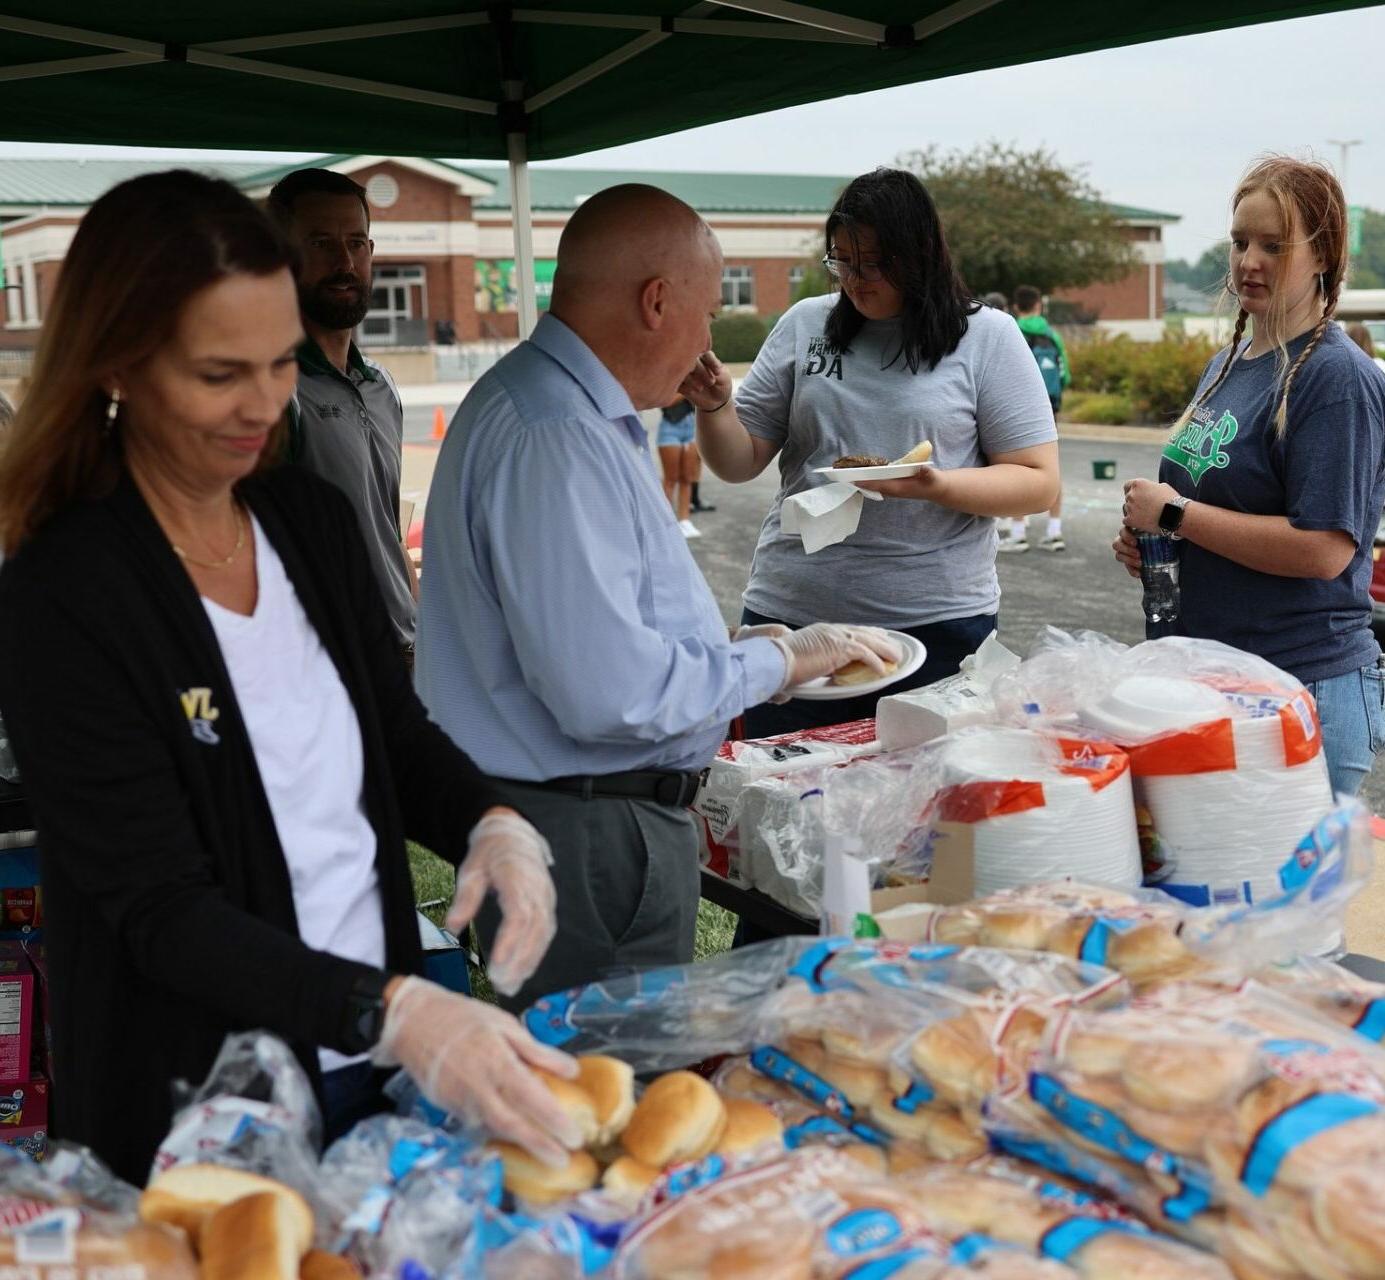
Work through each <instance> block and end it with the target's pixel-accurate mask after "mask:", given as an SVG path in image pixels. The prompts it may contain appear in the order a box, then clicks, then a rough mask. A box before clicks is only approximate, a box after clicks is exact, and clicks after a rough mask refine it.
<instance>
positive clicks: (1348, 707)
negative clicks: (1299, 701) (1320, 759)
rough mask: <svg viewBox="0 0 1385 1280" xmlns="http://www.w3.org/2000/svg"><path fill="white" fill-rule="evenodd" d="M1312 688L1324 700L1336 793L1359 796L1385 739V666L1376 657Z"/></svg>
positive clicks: (1325, 738)
mask: <svg viewBox="0 0 1385 1280" xmlns="http://www.w3.org/2000/svg"><path fill="white" fill-rule="evenodd" d="M1308 692H1309V693H1311V694H1312V695H1313V700H1314V701H1315V702H1316V703H1317V704H1318V719H1319V720H1321V721H1322V746H1323V755H1324V756H1325V757H1326V759H1327V775H1328V777H1329V778H1330V779H1331V781H1332V790H1333V793H1334V794H1337V795H1348V796H1354V795H1355V794H1356V793H1357V792H1358V791H1360V790H1361V784H1362V783H1363V782H1365V780H1366V778H1367V777H1368V776H1369V774H1370V771H1371V765H1373V764H1374V763H1375V755H1376V752H1377V751H1379V750H1380V746H1381V743H1382V742H1385V671H1382V670H1381V668H1380V666H1379V664H1377V663H1374V662H1373V663H1371V665H1370V666H1368V667H1362V668H1361V669H1360V670H1359V671H1348V672H1346V673H1345V674H1343V675H1340V676H1332V677H1331V678H1330V679H1328V680H1314V681H1313V683H1312V684H1310V685H1309V686H1308Z"/></svg>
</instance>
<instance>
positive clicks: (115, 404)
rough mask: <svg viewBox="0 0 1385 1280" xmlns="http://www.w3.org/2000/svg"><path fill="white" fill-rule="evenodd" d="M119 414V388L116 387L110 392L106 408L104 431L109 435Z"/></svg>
mask: <svg viewBox="0 0 1385 1280" xmlns="http://www.w3.org/2000/svg"><path fill="white" fill-rule="evenodd" d="M119 413H120V388H119V387H116V389H115V390H114V391H112V392H111V402H110V404H108V405H107V406H106V431H107V432H108V433H109V432H111V431H113V430H114V429H115V420H116V417H117V416H118V415H119Z"/></svg>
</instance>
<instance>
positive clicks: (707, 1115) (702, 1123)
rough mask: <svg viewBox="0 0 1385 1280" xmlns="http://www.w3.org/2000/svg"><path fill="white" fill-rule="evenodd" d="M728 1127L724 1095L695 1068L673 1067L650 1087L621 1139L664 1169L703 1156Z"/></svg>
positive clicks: (632, 1152)
mask: <svg viewBox="0 0 1385 1280" xmlns="http://www.w3.org/2000/svg"><path fill="white" fill-rule="evenodd" d="M725 1128H726V1104H725V1103H724V1102H722V1100H721V1095H720V1094H718V1093H717V1091H716V1090H715V1089H714V1088H712V1086H711V1085H710V1084H708V1083H707V1081H706V1080H704V1079H703V1078H702V1077H701V1076H699V1075H694V1074H693V1073H692V1072H691V1071H670V1072H669V1073H668V1074H667V1075H662V1076H660V1077H659V1078H658V1079H657V1080H655V1081H654V1083H653V1084H651V1085H650V1086H649V1088H648V1089H646V1090H645V1091H644V1096H643V1097H642V1098H641V1099H640V1100H639V1102H638V1103H637V1104H636V1106H635V1113H634V1115H632V1116H631V1117H630V1123H629V1124H627V1125H626V1126H625V1132H624V1133H622V1134H621V1136H620V1143H621V1146H623V1147H624V1148H625V1150H626V1151H627V1152H628V1153H629V1154H630V1155H632V1156H634V1157H635V1159H636V1160H639V1161H640V1162H641V1163H643V1164H647V1165H649V1166H651V1167H652V1168H655V1169H663V1168H666V1167H667V1166H668V1165H671V1164H682V1163H683V1162H684V1161H686V1160H700V1159H702V1157H703V1156H705V1155H707V1154H709V1153H710V1152H711V1151H712V1150H713V1149H714V1148H715V1147H716V1145H717V1143H718V1142H720V1141H721V1135H722V1131H723V1130H724V1129H725Z"/></svg>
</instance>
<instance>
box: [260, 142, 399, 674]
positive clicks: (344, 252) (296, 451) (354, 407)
mask: <svg viewBox="0 0 1385 1280" xmlns="http://www.w3.org/2000/svg"><path fill="white" fill-rule="evenodd" d="M269 209H270V212H271V213H272V214H273V215H274V217H275V218H276V219H277V220H278V221H279V222H280V224H281V225H282V226H283V227H284V228H285V229H286V230H287V231H288V232H289V233H290V234H291V235H292V237H293V238H294V240H295V241H296V243H297V244H298V248H299V252H300V253H301V254H302V265H301V267H300V269H299V273H298V304H299V308H300V310H301V312H302V316H303V328H304V329H305V330H307V334H308V337H307V340H306V341H305V342H304V343H303V345H302V346H301V347H300V348H299V350H298V394H297V396H296V397H295V399H294V403H293V404H292V405H291V406H290V408H289V425H290V428H291V430H290V454H291V457H292V458H293V460H294V461H296V462H298V463H299V464H300V465H302V466H305V467H307V468H308V469H309V470H310V471H315V472H316V473H317V474H318V475H320V476H322V477H323V478H324V479H326V480H330V481H331V482H332V483H333V484H335V485H336V486H337V487H338V488H340V489H342V490H343V491H344V492H345V493H346V496H347V497H348V498H350V499H351V501H352V503H353V504H354V506H355V508H356V514H357V516H358V517H359V518H360V522H361V532H362V533H363V534H364V535H365V541H366V548H367V550H368V551H369V554H370V558H371V563H372V565H373V567H374V570H375V577H376V580H377V581H378V582H379V584H380V591H381V593H382V594H383V595H384V597H385V604H386V606H387V607H388V609H389V612H390V617H391V618H392V619H393V621H394V627H395V631H396V633H397V634H398V636H399V643H400V646H401V648H403V650H404V652H405V655H406V657H408V659H409V660H410V662H412V659H413V649H414V627H415V622H416V619H417V608H418V606H417V597H418V587H417V581H416V579H415V578H414V573H413V565H412V562H411V561H410V560H409V557H408V554H407V552H405V550H404V546H403V542H402V540H401V538H400V530H399V472H400V465H401V446H402V445H403V441H404V409H403V406H402V405H401V404H400V400H399V392H398V391H397V390H396V388H395V385H394V381H393V379H392V378H391V377H390V376H389V374H388V373H387V372H386V371H385V370H384V369H383V368H381V367H380V366H379V365H378V364H376V363H375V362H374V361H373V360H368V359H366V357H365V356H363V355H362V354H361V352H360V349H359V348H358V347H357V346H356V344H355V343H354V342H353V341H352V340H351V332H352V330H353V329H355V327H356V326H357V325H358V324H360V322H361V321H362V320H363V319H364V318H365V314H366V312H367V311H368V310H369V308H370V290H371V277H372V266H371V257H372V254H373V252H374V247H375V246H374V245H373V243H372V242H371V239H370V210H369V207H368V206H367V204H366V198H365V189H364V188H363V187H361V186H360V185H359V184H358V183H355V182H353V181H352V180H351V179H350V178H348V177H346V176H345V175H344V174H340V173H333V172H332V171H331V170H330V169H299V170H297V171H296V172H294V173H291V174H289V175H288V177H286V178H284V179H283V180H282V181H280V182H279V183H278V184H277V185H276V186H275V188H274V190H273V191H271V192H270V193H269Z"/></svg>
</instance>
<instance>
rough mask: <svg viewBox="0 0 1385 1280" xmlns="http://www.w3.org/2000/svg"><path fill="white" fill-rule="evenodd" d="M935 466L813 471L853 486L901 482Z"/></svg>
mask: <svg viewBox="0 0 1385 1280" xmlns="http://www.w3.org/2000/svg"><path fill="white" fill-rule="evenodd" d="M933 465H934V464H933V463H931V462H891V463H890V464H889V465H888V466H884V467H814V468H813V470H814V471H816V472H817V473H818V475H820V476H831V477H832V479H833V480H840V481H842V482H843V483H844V484H852V483H853V482H855V481H857V480H900V479H902V478H903V477H904V476H911V475H913V474H914V473H915V472H918V471H922V470H923V469H924V467H931V466H933Z"/></svg>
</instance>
